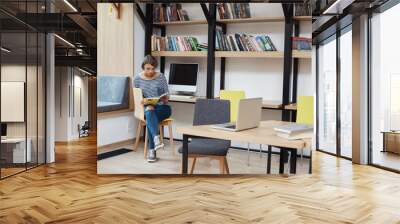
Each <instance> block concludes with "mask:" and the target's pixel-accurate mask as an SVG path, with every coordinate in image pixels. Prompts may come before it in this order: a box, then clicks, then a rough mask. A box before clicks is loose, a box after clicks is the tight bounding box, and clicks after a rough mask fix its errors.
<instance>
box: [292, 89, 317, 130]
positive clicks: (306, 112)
mask: <svg viewBox="0 0 400 224" xmlns="http://www.w3.org/2000/svg"><path fill="white" fill-rule="evenodd" d="M296 123H299V124H308V125H313V124H314V97H313V96H299V97H298V98H297V117H296Z"/></svg>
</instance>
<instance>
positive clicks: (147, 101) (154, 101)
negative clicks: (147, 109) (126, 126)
mask: <svg viewBox="0 0 400 224" xmlns="http://www.w3.org/2000/svg"><path fill="white" fill-rule="evenodd" d="M167 95H168V93H164V94H162V95H161V96H159V97H151V98H143V103H144V104H145V105H156V104H157V103H158V102H159V101H160V99H161V98H163V97H164V96H167Z"/></svg>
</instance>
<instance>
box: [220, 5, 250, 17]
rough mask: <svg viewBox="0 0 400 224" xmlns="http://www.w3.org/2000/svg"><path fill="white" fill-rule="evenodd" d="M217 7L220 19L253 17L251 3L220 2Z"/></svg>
mask: <svg viewBox="0 0 400 224" xmlns="http://www.w3.org/2000/svg"><path fill="white" fill-rule="evenodd" d="M217 8H218V15H219V18H220V19H244V18H250V17H251V14H250V5H249V3H218V5H217Z"/></svg>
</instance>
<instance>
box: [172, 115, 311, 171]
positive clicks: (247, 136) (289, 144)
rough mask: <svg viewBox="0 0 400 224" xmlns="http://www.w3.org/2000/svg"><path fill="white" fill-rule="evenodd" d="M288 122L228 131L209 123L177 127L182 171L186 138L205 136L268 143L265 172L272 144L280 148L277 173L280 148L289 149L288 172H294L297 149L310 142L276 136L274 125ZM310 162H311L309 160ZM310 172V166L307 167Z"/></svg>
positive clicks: (261, 124)
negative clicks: (180, 139)
mask: <svg viewBox="0 0 400 224" xmlns="http://www.w3.org/2000/svg"><path fill="white" fill-rule="evenodd" d="M289 123H290V122H284V121H272V120H271V121H262V122H261V123H260V126H259V127H258V128H253V129H249V130H244V131H239V132H230V131H224V130H219V129H214V128H212V127H211V126H210V125H199V126H188V127H177V132H178V133H180V134H182V135H183V147H182V149H183V150H182V173H183V174H187V168H188V139H189V137H194V136H196V137H205V138H216V139H223V140H231V141H242V142H251V143H255V144H264V145H268V164H267V173H270V171H271V154H272V152H271V148H272V146H275V147H278V148H280V149H281V156H280V163H279V173H283V163H284V161H283V156H282V151H283V150H282V149H284V150H289V151H290V153H291V156H290V172H291V173H296V161H297V149H302V148H305V147H306V146H308V145H309V144H310V138H308V139H300V140H288V139H285V138H281V137H278V136H277V135H276V133H275V131H274V130H273V128H274V127H275V126H280V125H285V124H289ZM311 159H312V153H311V154H310V161H311ZM310 164H311V162H310ZM309 172H310V173H311V166H310V169H309Z"/></svg>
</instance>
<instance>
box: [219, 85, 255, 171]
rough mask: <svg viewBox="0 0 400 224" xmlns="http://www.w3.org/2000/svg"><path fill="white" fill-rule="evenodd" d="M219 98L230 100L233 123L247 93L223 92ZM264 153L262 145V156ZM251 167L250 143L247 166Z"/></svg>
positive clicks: (239, 91)
mask: <svg viewBox="0 0 400 224" xmlns="http://www.w3.org/2000/svg"><path fill="white" fill-rule="evenodd" d="M219 98H220V99H221V100H229V102H230V106H231V113H230V114H231V121H230V122H235V121H236V120H237V116H238V111H239V101H240V100H241V99H245V98H246V93H245V92H244V91H243V90H221V91H220V92H219ZM261 151H262V145H260V156H261ZM249 165H250V143H247V166H249Z"/></svg>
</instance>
